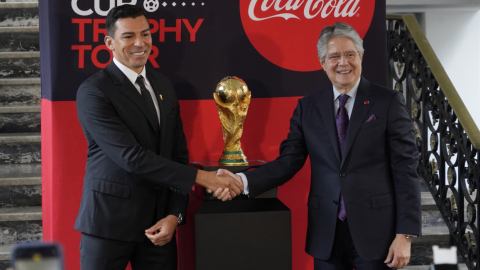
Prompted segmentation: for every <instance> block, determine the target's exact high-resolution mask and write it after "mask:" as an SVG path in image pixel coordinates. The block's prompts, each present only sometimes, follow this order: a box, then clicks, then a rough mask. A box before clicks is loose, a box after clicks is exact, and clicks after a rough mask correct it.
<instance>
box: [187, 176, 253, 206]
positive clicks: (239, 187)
mask: <svg viewBox="0 0 480 270" xmlns="http://www.w3.org/2000/svg"><path fill="white" fill-rule="evenodd" d="M195 184H197V185H200V186H202V187H204V188H206V189H207V192H208V193H212V192H213V197H215V198H217V199H219V200H222V201H227V200H231V199H232V198H235V197H236V196H237V195H240V194H241V193H242V192H243V181H242V178H241V177H240V176H239V175H236V174H234V173H232V172H230V171H228V170H225V169H219V170H218V171H217V172H207V171H202V170H198V173H197V178H196V179H195Z"/></svg>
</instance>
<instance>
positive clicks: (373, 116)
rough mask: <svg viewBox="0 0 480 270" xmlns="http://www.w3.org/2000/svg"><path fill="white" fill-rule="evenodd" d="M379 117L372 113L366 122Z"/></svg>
mask: <svg viewBox="0 0 480 270" xmlns="http://www.w3.org/2000/svg"><path fill="white" fill-rule="evenodd" d="M376 119H377V118H376V117H375V114H372V115H370V117H368V119H367V121H365V123H368V122H371V121H373V120H376Z"/></svg>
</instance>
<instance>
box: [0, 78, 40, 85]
mask: <svg viewBox="0 0 480 270" xmlns="http://www.w3.org/2000/svg"><path fill="white" fill-rule="evenodd" d="M40 84H41V80H40V78H12V79H8V78H6V79H0V85H2V86H3V85H40Z"/></svg>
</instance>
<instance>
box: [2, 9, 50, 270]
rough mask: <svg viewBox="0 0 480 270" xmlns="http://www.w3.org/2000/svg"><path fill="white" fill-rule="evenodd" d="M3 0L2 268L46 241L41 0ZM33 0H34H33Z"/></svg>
mask: <svg viewBox="0 0 480 270" xmlns="http://www.w3.org/2000/svg"><path fill="white" fill-rule="evenodd" d="M6 1H7V2H5V0H0V269H1V270H4V269H6V268H7V267H8V266H9V264H10V250H11V247H12V246H13V244H15V243H18V242H26V241H42V239H43V233H42V207H41V205H42V187H41V183H42V180H41V175H42V173H41V168H42V167H41V151H40V92H41V91H40V51H39V37H38V32H39V28H38V22H39V20H38V2H23V1H22V0H13V1H12V0H6ZM30 1H32V0H30Z"/></svg>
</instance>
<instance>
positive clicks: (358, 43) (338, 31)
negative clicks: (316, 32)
mask: <svg viewBox="0 0 480 270" xmlns="http://www.w3.org/2000/svg"><path fill="white" fill-rule="evenodd" d="M334 37H346V38H349V39H351V40H352V41H353V43H354V44H355V48H356V49H357V51H358V52H359V53H360V54H362V55H363V52H364V51H365V50H364V49H363V40H362V39H361V38H360V36H359V35H358V33H357V31H355V29H354V28H353V27H351V26H350V25H349V24H347V23H343V22H336V23H334V24H333V25H332V26H325V28H323V29H322V32H321V33H320V37H319V38H318V42H317V52H318V59H320V61H322V63H325V55H326V54H327V44H328V42H329V41H330V39H332V38H334Z"/></svg>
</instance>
